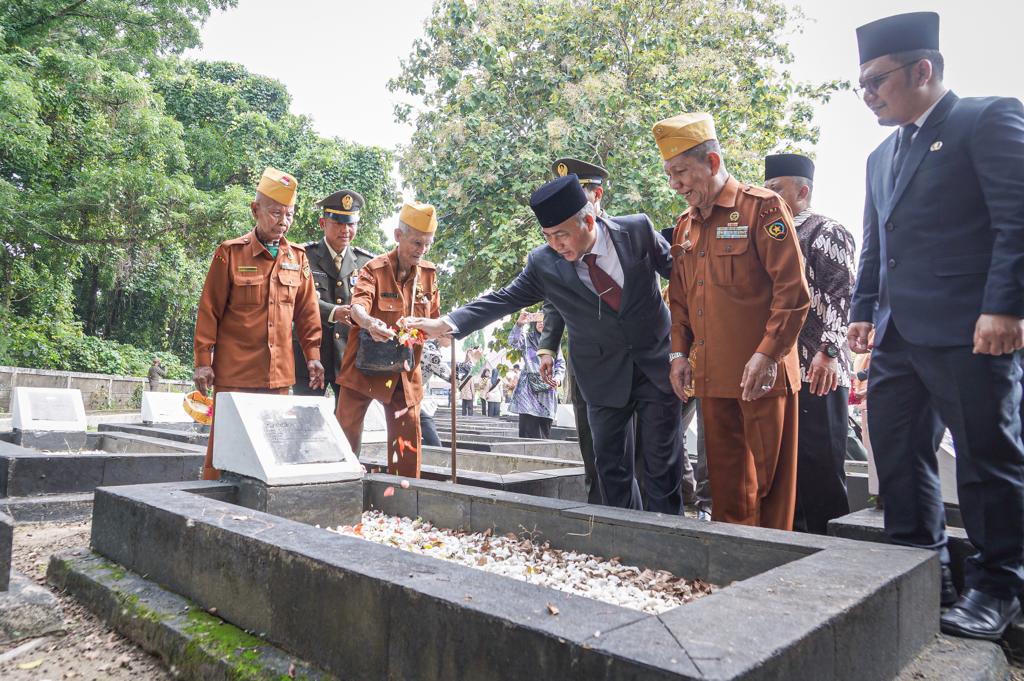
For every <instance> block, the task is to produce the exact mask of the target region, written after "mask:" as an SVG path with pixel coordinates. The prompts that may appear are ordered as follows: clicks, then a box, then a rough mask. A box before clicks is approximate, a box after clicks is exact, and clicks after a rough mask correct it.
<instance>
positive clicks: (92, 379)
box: [0, 366, 192, 413]
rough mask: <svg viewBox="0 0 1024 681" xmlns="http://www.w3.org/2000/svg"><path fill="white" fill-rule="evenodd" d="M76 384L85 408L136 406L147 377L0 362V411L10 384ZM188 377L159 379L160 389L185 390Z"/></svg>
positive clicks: (7, 402) (4, 408)
mask: <svg viewBox="0 0 1024 681" xmlns="http://www.w3.org/2000/svg"><path fill="white" fill-rule="evenodd" d="M19 386H28V387H36V388H78V389H79V390H81V391H82V400H83V401H84V402H85V409H86V411H97V410H102V409H138V408H139V407H140V405H141V404H142V391H143V390H149V381H148V380H147V379H146V378H145V377H139V376H111V375H107V374H86V373H82V372H78V371H51V370H49V369H25V368H22V367H8V366H0V412H3V413H7V412H9V411H10V405H11V388H15V387H19ZM191 389H192V383H191V382H189V381H169V380H166V379H161V381H160V390H161V391H167V392H188V391H190V390H191Z"/></svg>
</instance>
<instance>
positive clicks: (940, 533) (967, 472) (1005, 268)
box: [849, 12, 1024, 640]
mask: <svg viewBox="0 0 1024 681" xmlns="http://www.w3.org/2000/svg"><path fill="white" fill-rule="evenodd" d="M857 39H858V44H859V48H860V62H861V67H860V83H861V89H862V90H863V98H864V103H865V104H867V105H868V107H869V108H870V109H871V110H872V111H873V112H874V114H875V115H876V116H877V117H878V121H879V123H880V124H882V125H891V126H900V129H899V130H898V131H897V132H896V133H893V134H892V135H890V136H889V137H888V138H887V139H886V140H885V141H884V142H882V144H881V145H879V147H878V148H877V149H875V151H874V152H872V154H871V156H870V157H869V158H868V168H867V198H866V202H865V210H864V242H863V246H862V251H861V258H860V270H859V274H858V280H857V285H856V288H855V290H854V296H853V304H852V309H851V316H850V318H851V322H852V323H851V324H850V329H849V340H850V346H851V349H852V350H853V351H854V352H861V353H863V352H867V351H868V350H869V348H870V346H869V343H868V334H869V332H870V331H871V329H872V325H874V328H875V338H874V352H873V355H872V360H871V369H870V378H869V381H868V404H870V405H871V409H870V410H869V411H868V419H869V421H868V422H869V424H870V430H871V440H872V443H873V444H874V449H875V462H876V466H877V469H878V477H879V485H880V490H879V491H880V492H881V494H882V497H883V498H884V499H885V529H886V533H887V535H888V536H889V538H890V539H891V540H892V541H893V542H895V543H899V544H906V545H910V546H917V547H922V548H930V549H935V550H937V551H939V553H940V558H941V560H942V563H943V570H942V573H943V574H942V577H943V580H942V581H943V589H942V595H941V599H942V601H943V603H944V604H953V603H954V602H955V605H953V607H952V608H951V609H949V610H948V611H947V612H946V613H945V614H943V616H942V630H943V631H944V632H945V633H947V634H952V635H956V636H967V637H972V638H982V639H992V640H994V639H998V638H999V637H1000V636H1002V634H1003V632H1004V630H1005V629H1006V627H1007V625H1008V624H1009V623H1010V622H1011V621H1012V620H1013V619H1014V618H1015V617H1016V616H1017V615H1018V614H1019V613H1020V604H1019V602H1018V599H1017V594H1018V593H1020V591H1021V588H1022V586H1024V564H1022V558H1024V447H1022V445H1021V436H1020V427H1021V423H1020V421H1021V415H1020V399H1021V387H1020V378H1021V376H1020V373H1021V369H1020V365H1019V355H1020V349H1021V347H1022V346H1024V321H1022V317H1024V290H1022V289H1024V287H1022V284H1021V272H1022V269H1024V107H1022V106H1021V103H1020V101H1018V100H1016V99H1011V98H1001V97H981V98H974V97H972V98H965V99H960V98H958V97H957V96H956V95H955V94H953V93H952V92H950V91H948V90H947V89H946V87H945V86H944V85H943V83H942V70H943V60H942V55H941V54H940V53H939V51H938V49H939V17H938V15H937V14H934V13H931V12H917V13H912V14H904V15H899V16H894V17H887V18H885V19H881V20H879V21H875V22H873V23H870V24H867V25H865V26H861V27H860V28H858V29H857ZM943 425H945V426H948V427H949V429H950V431H952V433H953V440H954V442H955V445H956V452H957V459H956V464H957V486H958V491H959V496H960V512H961V515H962V517H963V522H964V527H965V529H966V530H967V535H968V537H969V538H970V540H971V542H972V543H973V544H974V546H975V547H977V549H978V552H977V553H976V554H974V555H973V556H971V557H970V558H969V559H968V561H967V565H966V574H965V586H966V590H965V591H964V593H963V594H962V595H961V596H960V598H959V599H958V600H957V596H956V591H955V589H954V588H953V583H952V579H951V574H950V571H949V568H948V563H949V555H948V552H947V549H946V532H945V518H944V514H943V506H942V496H941V490H940V486H939V475H938V468H937V464H936V457H935V447H934V444H935V442H937V436H938V435H939V434H940V433H941V429H942V428H943Z"/></svg>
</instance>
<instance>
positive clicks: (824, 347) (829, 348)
mask: <svg viewBox="0 0 1024 681" xmlns="http://www.w3.org/2000/svg"><path fill="white" fill-rule="evenodd" d="M818 352H824V353H825V354H826V355H828V356H829V357H831V358H832V359H835V358H836V357H838V356H839V348H837V347H836V346H835V345H834V344H833V343H822V344H821V345H819V346H818Z"/></svg>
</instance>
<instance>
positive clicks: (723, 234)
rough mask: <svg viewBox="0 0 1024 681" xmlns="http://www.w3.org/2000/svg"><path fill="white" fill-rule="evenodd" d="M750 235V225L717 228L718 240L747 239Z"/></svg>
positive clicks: (716, 236) (716, 235)
mask: <svg viewBox="0 0 1024 681" xmlns="http://www.w3.org/2000/svg"><path fill="white" fill-rule="evenodd" d="M749 233H750V226H749V225H729V226H727V227H717V228H715V238H716V239H746V238H747V236H749ZM773 238H774V237H773Z"/></svg>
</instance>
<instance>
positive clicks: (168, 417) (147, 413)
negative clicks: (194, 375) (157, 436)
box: [142, 391, 192, 423]
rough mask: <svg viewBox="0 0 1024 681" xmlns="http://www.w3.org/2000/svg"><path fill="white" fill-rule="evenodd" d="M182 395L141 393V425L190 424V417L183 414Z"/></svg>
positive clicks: (183, 398)
mask: <svg viewBox="0 0 1024 681" xmlns="http://www.w3.org/2000/svg"><path fill="white" fill-rule="evenodd" d="M184 400H185V394H184V393H164V392H149V391H146V392H143V393H142V422H143V423H192V417H191V416H189V415H188V414H187V413H185V409H184V407H183V406H182V403H183V402H184Z"/></svg>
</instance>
